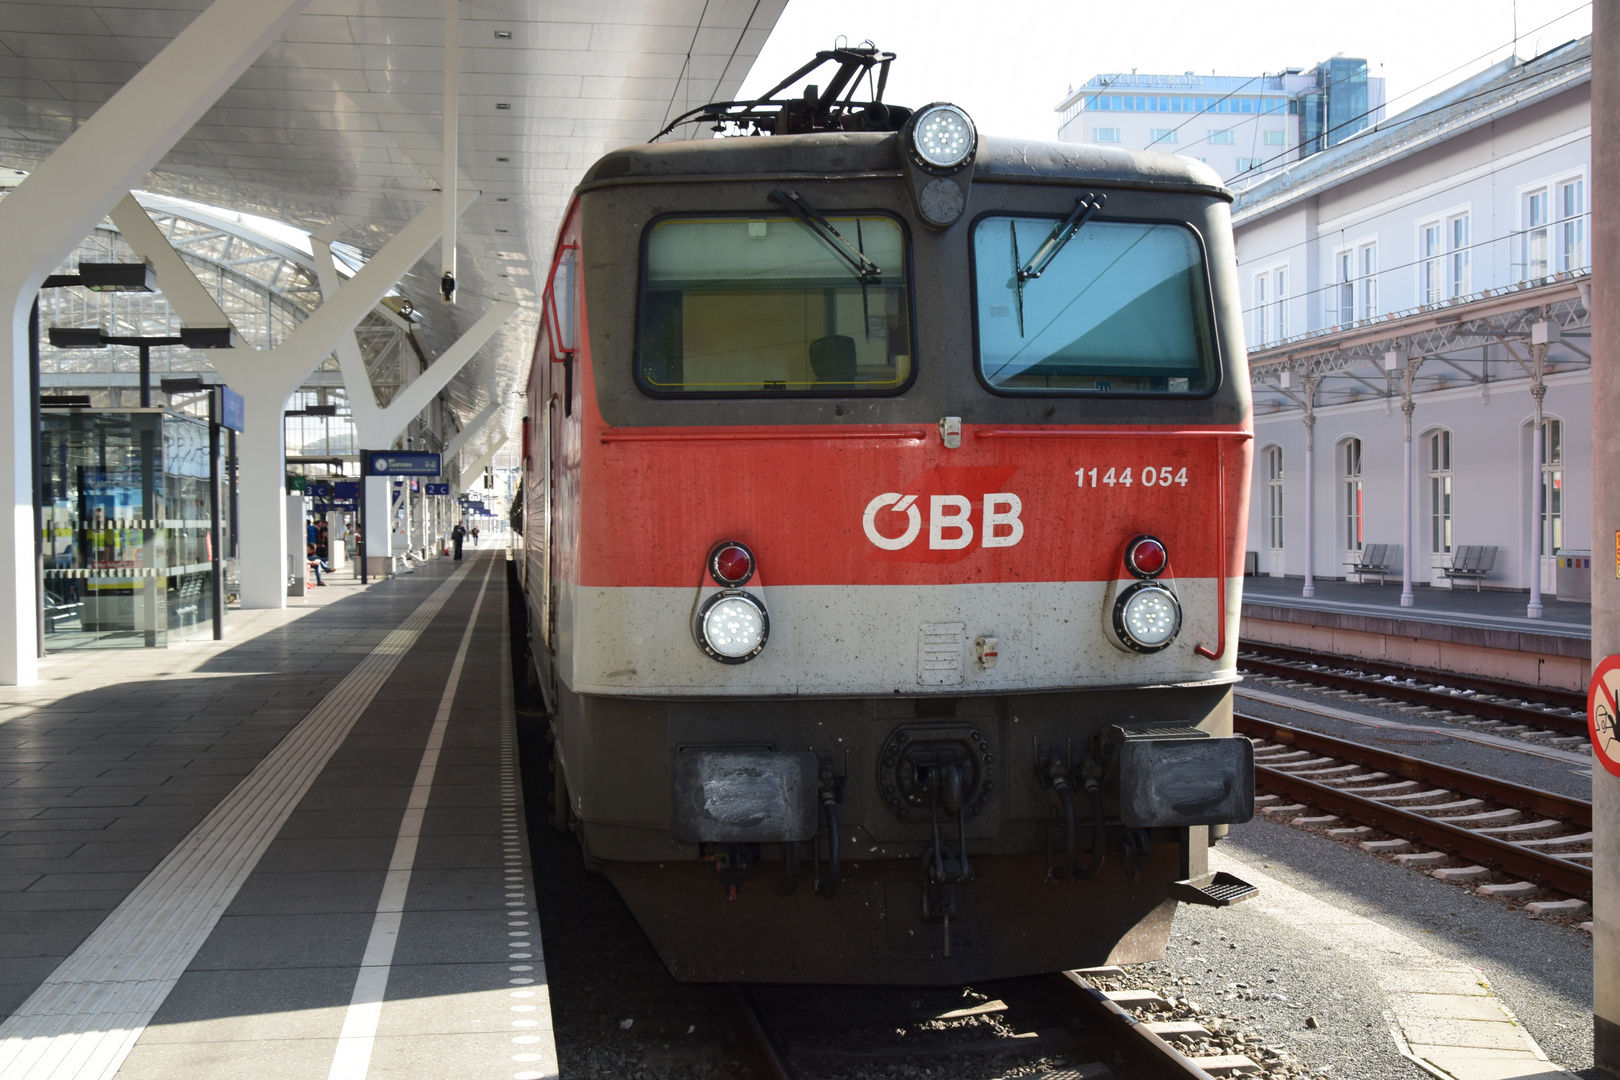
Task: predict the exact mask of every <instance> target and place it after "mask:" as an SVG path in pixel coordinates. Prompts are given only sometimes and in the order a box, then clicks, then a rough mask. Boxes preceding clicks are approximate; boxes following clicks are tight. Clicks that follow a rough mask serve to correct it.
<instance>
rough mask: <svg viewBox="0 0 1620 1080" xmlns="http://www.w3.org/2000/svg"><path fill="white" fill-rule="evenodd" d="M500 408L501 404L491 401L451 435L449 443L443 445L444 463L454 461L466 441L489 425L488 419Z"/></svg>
mask: <svg viewBox="0 0 1620 1080" xmlns="http://www.w3.org/2000/svg"><path fill="white" fill-rule="evenodd" d="M500 407H501V403H500V402H499V401H497V400H494V399H491V400H490V403H489V404H488V405H485V406H484V407H483V408H482V409H480V410H479V411H478V415H477V416H475V417H473V418H472V419H471V420H469V421H467V426H466V427H464V428H462V429H461V430H460V431H458V432H456V433H455V434H454V435H452V436H451V437H450V441H449V442H447V443H445V444H444V460H445V461H446V462H451V461H454V460H456V455H457V454H459V453H461V448H462V447H463V446H466V445H467V440H468V439H470V438H472V437H473V436H474V435H477V434H478V433H479V432H480V431H482V430H484V425H485V424H487V423H489V421H490V418H491V417H493V416H494V415H495V413H496V412H498V411H499V410H500Z"/></svg>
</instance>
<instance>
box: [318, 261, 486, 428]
mask: <svg viewBox="0 0 1620 1080" xmlns="http://www.w3.org/2000/svg"><path fill="white" fill-rule="evenodd" d="M310 246H311V247H312V248H313V249H314V252H315V273H316V277H317V278H318V279H319V280H320V286H321V293H322V294H323V295H324V296H326V297H328V298H330V297H332V296H334V295H336V294H337V292H338V284H339V282H338V277H337V270H336V268H335V267H334V266H333V265H332V249H331V247H330V246H329V245H328V243H327V241H325V240H323V239H321V238H319V237H311V238H310ZM351 284H352V282H351ZM345 287H347V286H345ZM517 311H518V305H517V304H514V303H511V302H509V301H505V300H502V301H498V302H496V303H495V304H492V305H491V306H490V309H489V310H488V311H487V312H485V313H484V315H483V317H482V318H480V319H479V320H478V321H477V322H476V323H474V324H473V325H472V327H471V328H470V329H469V330H468V331H467V332H466V333H465V334H462V335H461V337H459V338H457V339H456V341H455V343H454V344H453V345H451V346H450V347H449V348H448V349H446V350H445V351H444V354H443V355H442V356H440V357H439V358H438V359H437V360H435V361H434V362H433V363H432V365H431V366H429V368H428V369H427V370H426V371H424V372H423V373H422V374H421V375H419V376H417V378H416V381H415V382H413V383H411V384H410V385H409V386H406V387H404V388H403V389H401V390H400V392H399V393H398V394H396V395H395V396H394V400H393V401H391V402H389V403H388V407H387V408H386V409H382V408H378V407H377V398H376V395H375V394H374V393H372V390H371V380H370V378H369V377H368V376H367V375H366V367H365V363H364V361H363V360H362V359H361V356H360V346H359V344H358V343H357V342H356V341H355V340H354V335H353V334H345V335H344V336H343V337H342V338H340V339H339V340H338V343H337V345H336V347H335V351H336V353H337V358H338V367H339V368H340V369H341V370H342V372H343V384H344V386H346V387H347V388H348V390H349V408H350V410H351V411H352V413H353V414H354V426H355V435H356V438H358V439H359V440H360V445H361V446H362V447H364V448H366V449H371V450H377V449H381V448H383V447H386V446H388V445H390V444H391V443H392V442H393V441H394V439H396V438H398V437H399V435H400V433H401V432H403V431H404V430H405V427H406V425H407V424H409V423H410V422H411V420H412V419H414V418H415V417H416V416H417V414H419V413H420V412H421V411H422V410H423V409H425V408H427V407H428V404H429V403H430V402H431V401H432V400H433V399H434V398H435V397H436V396H437V395H438V393H439V391H441V390H443V389H444V388H445V386H446V385H448V384H449V382H450V380H451V379H453V378H455V376H456V373H457V372H459V371H460V370H461V369H462V368H464V367H466V366H467V363H468V361H470V360H471V359H472V358H473V357H474V356H476V355H477V353H478V350H479V349H481V348H483V346H484V345H485V343H486V342H488V341H489V339H490V338H491V337H493V336H494V335H495V331H496V330H499V329H500V327H501V325H502V324H503V323H505V322H506V320H507V319H509V318H511V317H512V315H513V314H514V313H516V312H517ZM446 456H448V454H446Z"/></svg>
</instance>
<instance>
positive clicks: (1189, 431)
mask: <svg viewBox="0 0 1620 1080" xmlns="http://www.w3.org/2000/svg"><path fill="white" fill-rule="evenodd" d="M973 435H974V437H975V438H979V439H1024V438H1042V437H1050V438H1062V439H1130V438H1154V439H1162V438H1165V437H1166V436H1172V437H1173V436H1186V437H1189V438H1191V437H1196V438H1200V439H1210V438H1214V439H1239V440H1242V439H1252V438H1254V432H1252V431H1226V430H1222V429H1219V428H1216V429H1214V430H1207V429H1202V428H1179V429H1168V430H1167V429H1165V428H1150V429H1148V430H1146V431H1134V430H1132V431H1114V430H1110V429H1107V428H1085V429H1081V430H1075V429H1064V428H991V429H989V430H988V431H974V432H973Z"/></svg>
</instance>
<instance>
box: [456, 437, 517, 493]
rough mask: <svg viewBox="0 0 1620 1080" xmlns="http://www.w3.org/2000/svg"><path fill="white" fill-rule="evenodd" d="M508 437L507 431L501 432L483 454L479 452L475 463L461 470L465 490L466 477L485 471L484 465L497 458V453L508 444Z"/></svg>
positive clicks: (464, 489) (474, 460)
mask: <svg viewBox="0 0 1620 1080" xmlns="http://www.w3.org/2000/svg"><path fill="white" fill-rule="evenodd" d="M506 438H507V436H506V432H504V431H503V432H501V434H500V436H499V437H498V438H496V439H495V441H493V442H492V443H490V444H489V448H488V449H486V450H485V451H484V452H483V453H482V454H479V455H478V457H476V458H474V459H473V463H472V464H471V465H469V466H468V467H467V468H465V469H463V470H462V471H461V476H462V480H463V483H462V490H463V491H466V490H468V488H467V485H466V483H465V480H466V478H467V477H469V476H478V475H479V474H481V473H482V472H483V471H484V466H486V465H488V464H489V463H490V462H491V461H493V460H494V459H495V455H496V454H498V453H499V452H500V449H501V447H503V446H505V445H506Z"/></svg>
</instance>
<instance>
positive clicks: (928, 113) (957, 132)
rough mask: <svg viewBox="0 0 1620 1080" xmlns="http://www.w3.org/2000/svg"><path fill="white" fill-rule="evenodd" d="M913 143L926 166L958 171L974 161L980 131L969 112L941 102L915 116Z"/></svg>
mask: <svg viewBox="0 0 1620 1080" xmlns="http://www.w3.org/2000/svg"><path fill="white" fill-rule="evenodd" d="M910 142H911V152H912V154H913V155H914V156H915V157H916V159H917V163H918V164H919V165H921V166H922V167H923V168H925V169H928V170H930V171H932V172H954V171H955V170H957V169H960V168H961V167H962V166H964V165H966V164H967V163H968V162H970V161H972V160H973V153H974V151H976V150H977V149H978V148H979V133H978V131H977V130H976V129H975V128H974V126H973V121H972V120H971V119H970V118H969V117H968V114H967V113H965V112H963V111H962V110H961V109H959V108H957V107H956V106H955V105H950V104H947V103H946V102H938V103H936V104H934V105H929V106H926V107H924V108H922V109H919V110H917V114H916V115H915V116H913V117H912V118H911V126H910Z"/></svg>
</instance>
